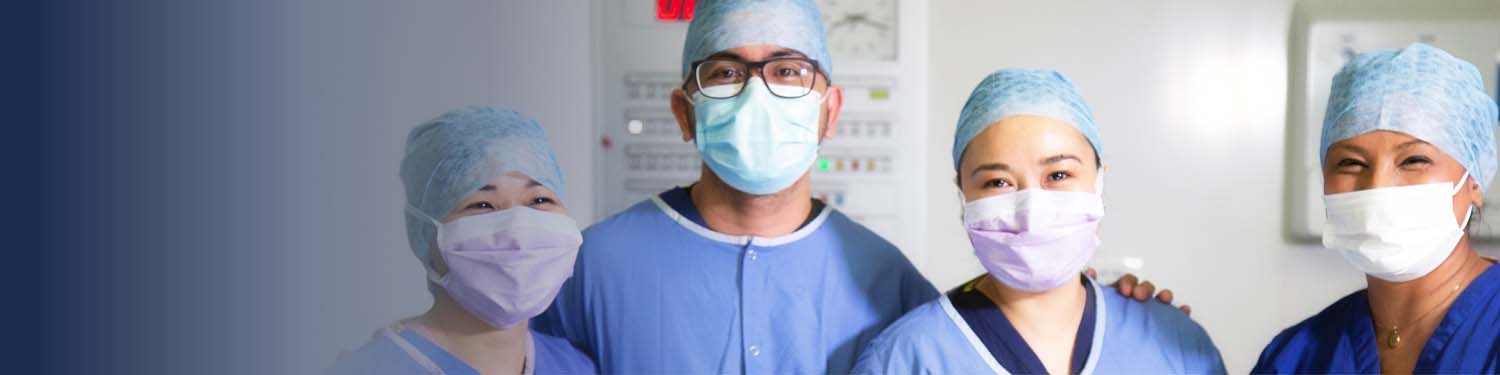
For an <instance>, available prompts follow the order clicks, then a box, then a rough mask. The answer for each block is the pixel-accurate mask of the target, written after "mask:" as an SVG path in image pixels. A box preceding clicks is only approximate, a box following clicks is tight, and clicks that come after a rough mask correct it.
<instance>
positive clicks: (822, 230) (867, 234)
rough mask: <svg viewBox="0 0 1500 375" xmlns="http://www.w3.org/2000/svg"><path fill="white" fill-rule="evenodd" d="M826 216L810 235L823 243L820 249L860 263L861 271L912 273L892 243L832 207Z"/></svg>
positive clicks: (914, 268) (904, 257)
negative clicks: (835, 250)
mask: <svg viewBox="0 0 1500 375" xmlns="http://www.w3.org/2000/svg"><path fill="white" fill-rule="evenodd" d="M827 210H828V212H827V213H826V214H825V215H827V217H825V218H823V223H821V224H819V225H820V226H819V227H818V229H817V232H818V234H817V235H814V236H813V239H814V241H826V242H828V243H827V244H824V246H821V247H824V248H828V249H838V251H841V252H844V253H846V254H850V255H851V256H849V257H848V258H849V260H850V261H852V262H855V263H861V264H862V266H863V268H865V269H870V270H878V271H881V272H907V273H915V272H916V266H914V265H912V264H911V261H910V260H908V259H906V254H904V253H902V252H901V249H899V248H896V245H895V244H892V243H891V242H890V241H888V240H886V239H885V238H884V237H881V236H880V235H879V234H876V233H875V231H872V230H870V228H867V227H865V226H864V225H862V224H860V223H858V222H855V221H854V220H851V219H850V218H849V217H848V216H845V215H844V213H842V212H839V211H838V210H837V209H834V208H833V207H828V208H827Z"/></svg>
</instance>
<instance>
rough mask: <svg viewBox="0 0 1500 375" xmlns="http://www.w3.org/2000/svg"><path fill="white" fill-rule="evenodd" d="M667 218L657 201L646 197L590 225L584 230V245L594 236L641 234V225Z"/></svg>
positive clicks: (610, 236)
mask: <svg viewBox="0 0 1500 375" xmlns="http://www.w3.org/2000/svg"><path fill="white" fill-rule="evenodd" d="M663 219H667V216H666V213H664V212H662V209H661V208H660V207H658V206H657V205H656V201H655V200H652V199H646V200H643V201H640V202H639V203H636V204H635V205H632V206H630V208H627V209H625V210H624V211H620V212H618V213H615V214H614V215H610V216H609V217H607V218H605V219H604V220H601V221H599V222H598V223H595V224H594V225H590V226H589V227H588V228H586V229H584V230H583V237H584V246H588V244H589V242H590V239H594V238H601V239H602V238H619V237H627V236H630V235H632V234H635V235H639V233H640V232H639V230H640V226H641V225H643V224H644V225H650V224H655V223H658V222H660V221H661V220H663Z"/></svg>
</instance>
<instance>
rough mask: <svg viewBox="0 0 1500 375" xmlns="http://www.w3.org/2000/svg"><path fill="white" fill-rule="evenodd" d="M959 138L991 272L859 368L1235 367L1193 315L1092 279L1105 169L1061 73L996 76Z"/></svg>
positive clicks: (966, 188)
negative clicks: (1087, 272) (1089, 270)
mask: <svg viewBox="0 0 1500 375" xmlns="http://www.w3.org/2000/svg"><path fill="white" fill-rule="evenodd" d="M954 141H955V142H954V148H953V163H954V168H955V169H956V171H957V172H958V181H957V182H958V185H959V188H960V190H962V192H963V196H964V200H965V201H966V202H967V203H966V204H965V205H964V225H965V227H966V229H967V230H968V232H969V238H970V241H971V242H972V243H973V245H974V252H975V255H977V256H978V257H979V260H980V263H981V264H983V265H984V267H985V269H986V270H988V271H989V272H988V273H987V274H985V275H981V276H980V277H978V278H975V279H974V280H972V281H970V282H968V283H965V284H964V285H962V286H960V287H959V288H957V289H955V290H953V291H950V292H948V293H947V295H945V296H943V297H941V298H939V299H938V300H937V301H934V302H932V303H929V304H927V305H924V306H922V307H919V308H917V309H915V310H913V311H912V312H910V313H908V314H907V315H906V316H905V317H902V318H901V319H900V320H898V321H896V323H894V324H892V325H891V326H890V327H889V328H887V329H886V330H885V332H883V333H881V335H880V336H879V337H878V338H876V339H875V340H874V341H872V342H871V343H870V345H869V347H868V348H867V349H865V351H864V353H863V355H861V357H860V360H859V365H858V367H857V372H861V373H936V374H948V373H952V374H978V373H1001V374H1005V373H1016V374H1041V373H1051V374H1073V373H1095V372H1101V373H1121V374H1165V373H1215V374H1218V373H1224V372H1225V369H1224V365H1223V361H1222V360H1221V359H1220V357H1219V352H1218V349H1217V348H1215V347H1214V345H1213V342H1212V341H1211V340H1210V339H1209V337H1208V335H1207V334H1206V333H1205V332H1204V331H1203V328H1202V327H1200V326H1198V324H1197V323H1194V322H1193V321H1192V320H1191V319H1189V318H1188V317H1187V315H1186V314H1184V313H1183V312H1181V311H1178V310H1177V309H1174V308H1172V307H1171V306H1170V305H1167V304H1162V303H1157V302H1152V301H1145V302H1142V301H1136V300H1132V299H1130V298H1128V297H1125V296H1121V295H1119V293H1115V292H1113V291H1108V292H1106V291H1105V290H1106V287H1103V286H1101V285H1099V284H1098V283H1097V282H1095V281H1094V280H1092V279H1091V278H1088V277H1085V276H1084V275H1082V274H1081V271H1082V270H1083V269H1084V266H1085V264H1086V263H1087V262H1088V261H1089V259H1090V258H1091V257H1093V254H1094V250H1095V248H1097V247H1098V245H1099V237H1098V228H1099V223H1100V220H1101V219H1102V218H1103V216H1104V202H1103V199H1102V197H1101V193H1102V189H1103V185H1104V170H1105V167H1104V165H1103V164H1102V163H1101V158H1100V157H1099V149H1100V145H1101V139H1100V137H1099V132H1098V129H1097V127H1096V126H1095V125H1094V120H1093V115H1092V114H1091V113H1090V111H1089V108H1088V105H1087V104H1085V103H1084V101H1083V98H1082V97H1081V96H1080V95H1079V94H1078V92H1077V89H1076V88H1075V87H1074V86H1073V84H1072V82H1070V81H1068V80H1067V78H1064V77H1063V76H1062V75H1061V74H1058V73H1057V72H1054V71H1050V70H1020V69H1006V70H1001V71H999V72H996V73H994V74H991V75H990V76H989V77H986V78H985V80H984V81H983V82H981V83H980V84H979V86H978V87H977V88H975V89H974V92H973V93H972V94H971V95H970V97H969V101H968V103H967V104H965V105H964V109H963V113H962V114H960V116H959V124H958V130H957V135H956V136H955V140H954Z"/></svg>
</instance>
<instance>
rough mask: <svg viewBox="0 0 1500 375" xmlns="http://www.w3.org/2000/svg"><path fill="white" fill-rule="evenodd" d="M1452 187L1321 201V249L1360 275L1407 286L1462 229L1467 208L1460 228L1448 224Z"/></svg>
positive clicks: (1427, 186)
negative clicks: (1334, 254) (1335, 252)
mask: <svg viewBox="0 0 1500 375" xmlns="http://www.w3.org/2000/svg"><path fill="white" fill-rule="evenodd" d="M1468 176H1469V174H1468V173H1464V177H1460V178H1459V179H1458V182H1457V183H1452V184H1450V183H1447V182H1439V183H1435V184H1423V185H1411V186H1397V187H1388V188H1379V189H1369V190H1361V191H1354V192H1348V193H1339V194H1329V195H1324V196H1323V207H1325V208H1327V214H1328V219H1327V220H1325V221H1324V223H1323V246H1325V247H1328V248H1330V249H1334V250H1338V251H1339V252H1340V253H1343V255H1344V259H1346V260H1348V261H1349V263H1351V264H1353V265H1354V267H1355V268H1358V269H1359V270H1360V271H1361V272H1364V273H1365V274H1367V275H1370V276H1374V277H1376V278H1379V279H1381V280H1386V281H1391V282H1402V281H1410V280H1413V279H1416V278H1419V277H1422V276H1424V275H1426V274H1427V273H1428V272H1432V270H1433V269H1436V268H1437V266H1438V265H1439V264H1442V263H1443V260H1444V259H1448V255H1449V254H1450V253H1452V252H1453V248H1454V247H1455V246H1457V245H1458V240H1459V239H1461V238H1462V237H1463V234H1464V228H1466V227H1468V224H1469V215H1472V214H1473V213H1474V207H1473V206H1470V207H1469V211H1468V213H1465V214H1464V220H1463V221H1462V224H1460V223H1459V222H1455V221H1453V196H1454V195H1455V194H1458V190H1459V189H1462V188H1463V186H1464V181H1465V180H1467V179H1468Z"/></svg>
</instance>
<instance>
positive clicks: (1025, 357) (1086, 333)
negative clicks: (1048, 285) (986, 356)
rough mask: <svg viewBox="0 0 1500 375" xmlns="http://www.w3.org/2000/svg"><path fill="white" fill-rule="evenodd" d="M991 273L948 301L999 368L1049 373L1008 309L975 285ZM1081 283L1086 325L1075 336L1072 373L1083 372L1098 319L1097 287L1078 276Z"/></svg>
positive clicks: (957, 290) (952, 293)
mask: <svg viewBox="0 0 1500 375" xmlns="http://www.w3.org/2000/svg"><path fill="white" fill-rule="evenodd" d="M988 276H989V275H988V274H985V275H981V276H979V277H976V278H974V279H973V280H969V282H967V283H964V285H961V286H959V287H958V288H954V289H953V290H952V291H949V292H948V295H947V298H948V302H950V303H952V304H953V309H954V310H955V311H957V312H958V315H959V316H961V317H963V318H964V323H968V324H969V328H971V329H973V330H974V335H976V336H978V337H979V341H980V342H983V343H984V346H985V348H986V349H989V352H990V355H992V356H994V357H995V361H996V362H999V363H1000V367H1004V368H1005V369H1006V370H1007V371H1010V372H1012V373H1017V374H1045V373H1047V367H1046V365H1044V364H1042V359H1041V357H1037V355H1036V352H1035V351H1032V350H1031V345H1028V344H1026V339H1025V338H1023V337H1021V333H1020V332H1018V331H1016V327H1015V326H1013V325H1011V324H1010V319H1009V318H1007V317H1006V316H1005V312H1004V311H1001V310H1000V307H999V306H996V305H995V302H994V301H991V300H990V298H989V297H987V296H985V295H984V293H983V292H980V291H979V288H976V287H975V285H976V284H978V283H979V281H980V280H984V278H985V277H988ZM1079 282H1081V283H1083V285H1084V288H1083V289H1084V291H1085V293H1084V294H1085V297H1084V307H1083V317H1082V319H1080V320H1079V322H1083V323H1084V324H1080V325H1079V326H1078V333H1076V334H1075V336H1074V337H1073V355H1072V357H1071V359H1070V363H1069V370H1068V372H1069V373H1072V374H1078V373H1081V372H1083V366H1084V363H1085V362H1087V360H1088V358H1089V351H1090V350H1091V349H1092V346H1093V345H1092V344H1093V342H1094V324H1093V322H1094V320H1095V318H1096V313H1095V303H1094V288H1092V287H1089V283H1088V281H1087V279H1086V278H1083V277H1079Z"/></svg>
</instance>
